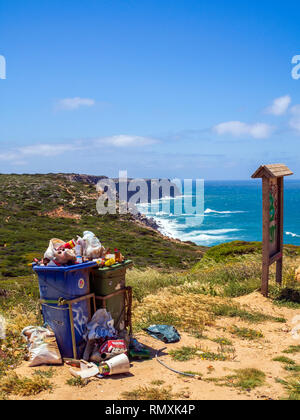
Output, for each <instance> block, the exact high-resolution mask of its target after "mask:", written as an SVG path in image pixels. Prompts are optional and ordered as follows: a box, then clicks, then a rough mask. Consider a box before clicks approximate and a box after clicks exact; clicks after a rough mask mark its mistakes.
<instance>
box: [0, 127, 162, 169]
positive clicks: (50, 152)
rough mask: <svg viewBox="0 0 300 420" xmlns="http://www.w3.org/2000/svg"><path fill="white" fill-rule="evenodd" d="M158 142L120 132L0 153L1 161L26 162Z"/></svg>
mask: <svg viewBox="0 0 300 420" xmlns="http://www.w3.org/2000/svg"><path fill="white" fill-rule="evenodd" d="M154 143H157V140H155V139H152V138H150V137H142V136H130V135H126V134H120V135H117V136H111V137H103V138H100V139H90V140H85V141H83V140H76V141H73V142H71V143H61V144H55V143H53V144H47V143H45V144H41V143H40V144H30V145H28V146H22V147H15V148H13V149H10V150H7V151H3V152H2V153H0V161H6V162H11V163H13V164H19V163H22V164H25V163H26V161H28V160H29V159H30V157H37V156H39V157H49V158H50V157H55V156H59V155H62V154H64V153H67V152H74V151H76V150H94V149H95V148H101V147H103V146H104V145H109V146H111V147H114V148H116V147H141V146H146V145H149V144H154Z"/></svg>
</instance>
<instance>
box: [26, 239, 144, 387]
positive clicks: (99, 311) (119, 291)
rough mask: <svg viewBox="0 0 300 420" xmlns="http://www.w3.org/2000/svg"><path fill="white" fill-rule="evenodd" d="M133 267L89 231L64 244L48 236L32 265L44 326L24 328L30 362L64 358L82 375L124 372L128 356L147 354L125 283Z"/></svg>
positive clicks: (128, 364)
mask: <svg viewBox="0 0 300 420" xmlns="http://www.w3.org/2000/svg"><path fill="white" fill-rule="evenodd" d="M132 265H133V263H132V261H131V260H126V259H125V258H124V256H123V255H122V254H121V252H120V251H119V250H118V249H116V248H115V249H114V252H111V250H110V249H109V248H108V249H105V248H104V247H103V245H102V244H101V242H100V241H99V239H98V238H97V237H96V236H95V235H94V233H93V232H90V231H85V232H83V236H82V237H80V236H78V238H77V240H75V239H72V240H70V241H68V242H64V241H62V240H61V239H57V238H53V239H51V240H50V242H49V246H48V249H47V250H46V252H45V254H44V257H43V258H42V259H41V260H38V259H36V258H35V259H34V261H33V263H32V267H33V270H34V271H35V273H36V274H37V276H38V283H39V290H40V304H41V310H42V315H43V319H44V325H43V326H42V327H41V326H38V327H34V326H29V327H27V328H25V329H24V330H23V337H24V338H25V339H26V340H27V344H28V346H29V352H31V356H30V357H31V359H32V360H31V364H32V365H38V364H43V363H45V364H47V363H50V364H53V363H54V364H59V363H61V362H64V363H67V364H69V365H70V366H72V368H73V367H74V366H75V367H79V368H80V371H78V370H77V371H76V370H74V369H71V370H70V373H71V374H72V375H74V376H79V377H81V378H82V379H86V378H89V377H93V376H98V377H104V376H107V375H115V374H121V373H126V372H128V371H129V368H130V363H129V358H128V357H131V358H136V357H138V358H149V357H150V352H149V350H147V349H145V348H144V347H143V346H142V345H141V344H140V343H139V342H138V341H137V340H136V339H135V338H134V337H133V335H132V324H131V308H132V289H131V287H129V286H126V270H127V269H128V268H129V267H132ZM58 353H60V354H58ZM37 355H38V357H37Z"/></svg>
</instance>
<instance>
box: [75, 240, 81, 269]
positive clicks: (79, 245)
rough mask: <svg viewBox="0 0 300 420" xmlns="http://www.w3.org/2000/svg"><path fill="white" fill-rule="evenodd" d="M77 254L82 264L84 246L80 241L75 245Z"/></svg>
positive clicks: (78, 262)
mask: <svg viewBox="0 0 300 420" xmlns="http://www.w3.org/2000/svg"><path fill="white" fill-rule="evenodd" d="M75 255H76V262H77V264H82V263H83V258H82V247H81V244H80V243H77V245H76V246H75Z"/></svg>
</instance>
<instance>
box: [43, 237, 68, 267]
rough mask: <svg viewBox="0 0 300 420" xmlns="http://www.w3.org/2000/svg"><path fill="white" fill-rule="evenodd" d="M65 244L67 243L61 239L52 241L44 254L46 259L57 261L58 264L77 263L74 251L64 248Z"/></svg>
mask: <svg viewBox="0 0 300 420" xmlns="http://www.w3.org/2000/svg"><path fill="white" fill-rule="evenodd" d="M65 244H66V243H65V242H64V241H61V240H60V239H57V238H53V239H51V240H50V242H49V246H48V249H47V251H46V252H45V254H44V258H47V259H49V260H50V261H55V262H56V263H57V264H68V263H70V262H74V263H75V261H76V255H75V251H74V249H67V248H64V246H65Z"/></svg>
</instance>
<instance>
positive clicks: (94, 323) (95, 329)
mask: <svg viewBox="0 0 300 420" xmlns="http://www.w3.org/2000/svg"><path fill="white" fill-rule="evenodd" d="M115 335H116V330H115V328H114V320H113V319H112V317H111V314H110V313H109V312H107V311H106V309H98V311H97V312H95V313H94V315H93V318H92V320H91V321H90V322H89V323H88V325H87V331H86V332H85V336H84V338H85V340H86V341H89V340H98V339H99V338H107V337H109V338H112V337H115Z"/></svg>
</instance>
